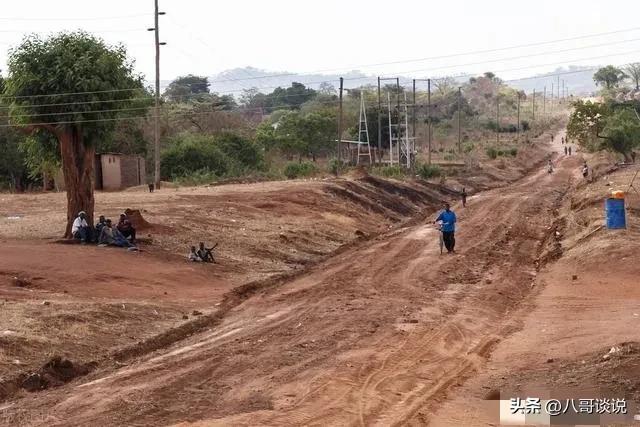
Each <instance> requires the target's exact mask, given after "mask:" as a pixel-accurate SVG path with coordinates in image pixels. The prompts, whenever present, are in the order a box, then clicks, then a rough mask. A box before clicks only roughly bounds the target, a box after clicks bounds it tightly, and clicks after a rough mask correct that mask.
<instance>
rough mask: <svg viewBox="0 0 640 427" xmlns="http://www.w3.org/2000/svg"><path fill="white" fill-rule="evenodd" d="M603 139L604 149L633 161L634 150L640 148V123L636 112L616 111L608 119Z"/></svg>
mask: <svg viewBox="0 0 640 427" xmlns="http://www.w3.org/2000/svg"><path fill="white" fill-rule="evenodd" d="M602 138H603V140H602V146H603V148H605V149H608V150H612V151H615V152H617V153H620V154H622V155H624V157H625V159H626V160H633V157H634V156H633V155H632V153H633V150H634V149H636V148H638V146H640V121H639V120H638V118H637V116H636V114H635V112H633V111H632V110H631V109H629V108H623V109H616V110H615V111H614V113H613V114H612V115H611V116H610V117H609V118H607V122H606V126H605V128H604V132H603V135H602Z"/></svg>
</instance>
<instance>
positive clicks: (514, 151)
mask: <svg viewBox="0 0 640 427" xmlns="http://www.w3.org/2000/svg"><path fill="white" fill-rule="evenodd" d="M507 152H508V153H509V155H511V157H515V156H517V155H518V149H517V148H515V147H513V148H510V149H509V150H508V151H507Z"/></svg>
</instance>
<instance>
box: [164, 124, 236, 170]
mask: <svg viewBox="0 0 640 427" xmlns="http://www.w3.org/2000/svg"><path fill="white" fill-rule="evenodd" d="M161 157H162V159H161V163H160V165H161V175H162V177H163V178H170V179H176V178H180V177H184V176H188V175H191V174H193V173H195V172H199V173H201V174H202V173H210V174H212V175H215V176H216V177H221V176H224V175H225V174H226V173H227V172H228V171H229V169H230V164H231V159H230V158H229V157H228V156H227V155H226V154H225V153H224V152H223V151H222V150H221V149H220V147H218V146H216V144H215V143H214V141H213V139H212V138H211V137H210V136H206V135H191V134H185V135H179V136H178V137H176V138H174V139H173V140H172V141H170V144H169V148H167V149H166V150H164V151H163V152H162V155H161Z"/></svg>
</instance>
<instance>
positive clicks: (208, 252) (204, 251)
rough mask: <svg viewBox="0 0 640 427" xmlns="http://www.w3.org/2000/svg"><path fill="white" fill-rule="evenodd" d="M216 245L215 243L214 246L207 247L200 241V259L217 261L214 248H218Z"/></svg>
mask: <svg viewBox="0 0 640 427" xmlns="http://www.w3.org/2000/svg"><path fill="white" fill-rule="evenodd" d="M216 246H218V245H217V244H216V245H213V247H212V248H205V246H204V242H200V248H199V249H198V252H197V253H198V256H199V257H200V259H201V260H202V261H204V262H214V263H215V262H216V260H215V259H213V252H212V251H213V250H214V249H215V248H216Z"/></svg>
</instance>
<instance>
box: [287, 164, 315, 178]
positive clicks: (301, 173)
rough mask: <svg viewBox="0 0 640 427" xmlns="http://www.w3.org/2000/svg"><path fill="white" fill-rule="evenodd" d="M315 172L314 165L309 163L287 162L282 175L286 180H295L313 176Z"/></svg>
mask: <svg viewBox="0 0 640 427" xmlns="http://www.w3.org/2000/svg"><path fill="white" fill-rule="evenodd" d="M316 171H317V168H316V165H315V164H313V163H311V162H289V163H287V165H286V166H285V167H284V171H283V173H284V176H286V177H287V178H288V179H295V178H300V177H305V176H310V175H313V174H314V173H315V172H316Z"/></svg>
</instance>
